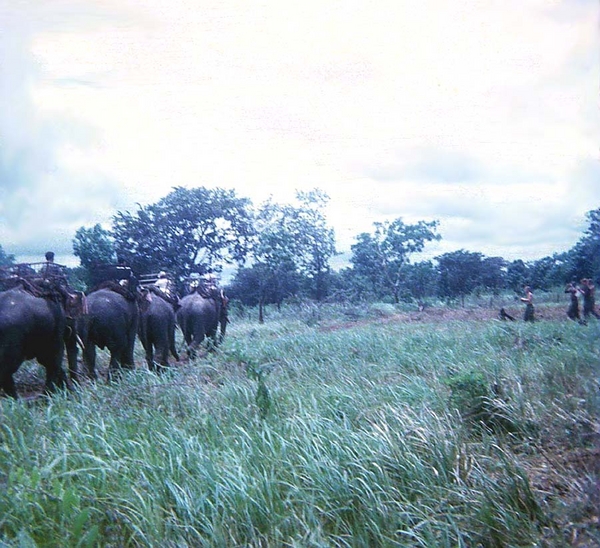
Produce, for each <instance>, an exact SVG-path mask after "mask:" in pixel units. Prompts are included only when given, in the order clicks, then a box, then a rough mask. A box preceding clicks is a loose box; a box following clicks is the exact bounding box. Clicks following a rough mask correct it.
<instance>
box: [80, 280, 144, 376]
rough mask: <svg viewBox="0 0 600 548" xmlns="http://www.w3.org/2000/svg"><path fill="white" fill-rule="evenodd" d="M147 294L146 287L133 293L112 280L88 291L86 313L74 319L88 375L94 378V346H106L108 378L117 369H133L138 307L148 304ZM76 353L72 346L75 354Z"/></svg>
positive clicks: (95, 374)
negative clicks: (111, 282)
mask: <svg viewBox="0 0 600 548" xmlns="http://www.w3.org/2000/svg"><path fill="white" fill-rule="evenodd" d="M147 296H148V291H147V290H140V291H138V292H136V293H135V294H133V293H130V292H128V291H126V290H124V289H123V288H122V287H121V286H120V285H119V284H118V283H116V282H115V283H113V284H112V285H111V284H105V286H104V287H101V288H99V289H95V290H92V291H91V292H90V293H88V296H87V314H86V315H85V316H81V317H80V318H78V320H77V324H76V326H77V335H78V336H79V338H80V340H81V342H82V344H83V362H84V364H85V367H86V369H87V374H88V376H89V377H91V378H92V379H97V378H98V375H97V372H96V347H99V348H102V349H103V348H107V349H108V350H109V352H110V363H109V368H108V377H109V379H110V378H111V377H112V375H113V374H114V373H116V371H117V370H118V369H119V368H126V369H133V368H134V359H133V350H134V346H135V338H136V336H137V332H138V323H139V316H140V310H144V309H145V308H146V307H147V306H148V299H147ZM76 352H77V349H76V348H75V349H74V353H75V357H76ZM75 361H76V359H75Z"/></svg>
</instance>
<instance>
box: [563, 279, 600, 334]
mask: <svg viewBox="0 0 600 548" xmlns="http://www.w3.org/2000/svg"><path fill="white" fill-rule="evenodd" d="M595 290H596V287H595V286H594V282H593V281H592V279H591V278H583V279H582V280H581V282H580V283H579V285H576V284H575V282H571V283H569V284H567V287H565V293H569V294H570V296H571V300H570V303H569V308H568V310H567V316H568V317H569V318H570V319H571V320H575V321H578V322H580V323H583V324H585V323H587V321H588V318H589V317H590V316H594V318H597V319H600V314H598V312H596V298H595V296H594V292H595ZM579 295H581V296H582V298H583V317H582V315H581V313H580V311H579Z"/></svg>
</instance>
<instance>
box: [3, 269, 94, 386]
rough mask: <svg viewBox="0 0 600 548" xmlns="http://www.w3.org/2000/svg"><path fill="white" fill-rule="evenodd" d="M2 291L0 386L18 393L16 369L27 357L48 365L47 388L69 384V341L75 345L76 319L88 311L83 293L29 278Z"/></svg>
mask: <svg viewBox="0 0 600 548" xmlns="http://www.w3.org/2000/svg"><path fill="white" fill-rule="evenodd" d="M11 283H13V284H14V285H13V287H12V288H11V289H8V290H6V291H2V292H0V388H2V389H3V390H4V392H5V393H6V394H7V395H8V396H12V397H17V391H16V387H15V382H14V379H13V375H14V373H16V371H17V370H18V369H19V367H20V366H21V364H22V363H23V362H24V361H25V360H31V359H36V360H37V362H38V363H39V364H40V365H42V366H43V367H44V368H45V369H46V391H47V392H51V391H53V390H54V389H55V388H63V387H65V386H67V387H68V383H67V376H66V373H65V370H64V369H63V357H64V351H65V343H66V344H67V346H69V345H71V344H73V345H75V340H76V338H75V331H74V329H73V325H74V322H75V319H76V318H77V317H80V316H81V315H82V314H84V313H85V304H86V299H85V296H84V294H83V293H81V292H75V291H72V290H70V289H66V288H65V287H64V286H59V285H58V284H57V285H54V286H53V285H52V284H51V283H50V284H48V283H46V284H40V283H37V282H36V281H35V280H34V281H30V280H27V279H25V278H18V279H13V280H11Z"/></svg>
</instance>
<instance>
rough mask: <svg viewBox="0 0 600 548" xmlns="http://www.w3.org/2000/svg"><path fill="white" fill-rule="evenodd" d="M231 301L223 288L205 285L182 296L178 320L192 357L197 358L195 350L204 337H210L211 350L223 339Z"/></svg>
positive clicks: (189, 355) (188, 352)
mask: <svg viewBox="0 0 600 548" xmlns="http://www.w3.org/2000/svg"><path fill="white" fill-rule="evenodd" d="M228 302H229V299H228V298H227V297H226V296H225V294H224V292H223V290H221V289H218V288H217V287H216V286H209V287H207V286H205V285H203V284H200V285H198V286H197V287H196V288H195V289H194V290H193V291H192V292H191V293H190V294H188V295H186V296H185V297H183V298H182V299H181V301H180V308H179V310H178V311H177V323H178V325H179V327H180V328H181V331H182V333H183V338H184V340H185V343H186V345H187V354H188V357H189V358H190V359H194V358H195V356H196V350H197V348H198V346H199V345H200V344H201V343H202V341H204V339H205V338H206V339H209V349H214V348H215V347H216V346H217V345H218V344H219V343H220V342H221V341H222V340H223V338H224V337H225V331H226V329H227V322H228V317H227V304H228ZM219 326H220V332H219V333H218V329H219Z"/></svg>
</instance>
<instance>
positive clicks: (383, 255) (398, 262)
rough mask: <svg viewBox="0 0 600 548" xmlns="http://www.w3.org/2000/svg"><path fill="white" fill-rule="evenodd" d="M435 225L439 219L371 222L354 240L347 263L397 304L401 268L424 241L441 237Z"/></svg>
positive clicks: (400, 283) (375, 288)
mask: <svg viewBox="0 0 600 548" xmlns="http://www.w3.org/2000/svg"><path fill="white" fill-rule="evenodd" d="M438 225H439V222H438V221H431V222H426V221H419V222H418V223H416V224H413V225H409V224H405V223H404V222H403V221H402V219H400V218H398V219H396V220H394V221H391V222H389V221H386V222H383V223H374V224H373V226H374V227H375V230H374V232H373V233H372V234H368V233H362V234H359V235H358V236H357V242H356V243H355V244H354V245H353V246H352V247H351V250H352V257H351V259H350V262H351V263H352V265H353V268H354V269H356V272H357V273H358V274H359V275H361V276H363V277H364V278H365V279H367V280H369V281H370V283H371V284H372V286H373V288H374V290H375V291H377V289H378V288H379V287H381V288H384V289H385V290H386V291H387V292H388V293H389V294H391V295H392V296H393V298H394V302H396V303H398V302H399V300H400V289H401V286H402V267H403V266H404V265H405V264H407V263H408V262H409V258H410V255H411V254H412V253H419V252H421V251H423V248H424V247H425V243H426V242H428V241H431V240H439V239H440V236H439V235H438V234H437V233H436V230H437V227H438Z"/></svg>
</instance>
